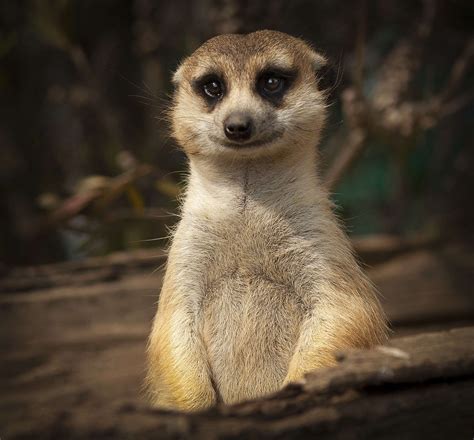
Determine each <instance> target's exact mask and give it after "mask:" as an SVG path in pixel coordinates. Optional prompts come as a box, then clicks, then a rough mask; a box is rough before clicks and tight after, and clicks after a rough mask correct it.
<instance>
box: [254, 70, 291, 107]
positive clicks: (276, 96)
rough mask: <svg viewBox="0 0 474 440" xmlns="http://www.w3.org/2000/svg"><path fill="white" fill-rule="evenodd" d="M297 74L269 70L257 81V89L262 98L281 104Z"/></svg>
mask: <svg viewBox="0 0 474 440" xmlns="http://www.w3.org/2000/svg"><path fill="white" fill-rule="evenodd" d="M295 76H296V73H295V72H293V71H280V70H273V69H272V70H270V71H269V70H267V71H264V72H263V73H261V74H260V76H259V77H258V79H257V84H256V89H257V92H258V93H259V95H260V96H262V97H263V98H266V99H267V100H269V101H270V102H272V103H274V104H279V102H280V101H281V100H282V98H283V95H284V94H285V92H286V91H287V90H288V88H289V87H290V85H291V83H292V81H293V79H294V78H295Z"/></svg>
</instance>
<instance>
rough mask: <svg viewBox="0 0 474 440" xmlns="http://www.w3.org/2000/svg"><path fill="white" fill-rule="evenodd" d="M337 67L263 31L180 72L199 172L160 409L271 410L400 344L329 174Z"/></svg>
mask: <svg viewBox="0 0 474 440" xmlns="http://www.w3.org/2000/svg"><path fill="white" fill-rule="evenodd" d="M326 64H327V60H326V58H325V57H324V56H323V55H321V54H319V53H317V52H316V51H314V50H313V49H312V48H311V47H310V46H309V45H308V44H307V43H305V42H304V41H302V40H300V39H298V38H295V37H292V36H289V35H287V34H284V33H281V32H276V31H258V32H254V33H250V34H247V35H220V36H217V37H214V38H212V39H210V40H209V41H207V42H206V43H204V44H203V45H202V46H201V47H200V48H198V49H197V50H196V51H195V52H194V53H193V54H192V55H191V56H190V57H188V58H187V59H185V60H184V62H183V63H182V64H181V65H180V66H179V68H178V69H177V71H176V73H175V74H174V78H173V81H174V84H175V86H176V90H175V95H174V99H173V105H172V110H171V121H172V124H171V125H172V132H173V135H174V137H175V139H176V140H177V142H178V143H179V145H180V146H181V147H182V148H183V149H184V151H185V153H186V155H187V157H188V159H189V168H190V174H189V179H188V185H187V190H186V193H185V197H184V200H183V204H182V208H181V220H180V222H179V224H178V226H177V228H176V229H175V231H174V235H173V240H172V244H171V247H170V249H169V257H168V261H167V267H166V273H165V277H164V283H163V287H162V291H161V294H160V297H159V302H158V310H157V313H156V316H155V319H154V323H153V328H152V331H151V335H150V339H149V346H148V376H147V383H148V389H149V393H150V396H151V401H152V404H153V405H154V406H156V407H160V408H168V409H174V410H182V411H198V410H203V409H205V408H208V407H210V406H212V405H214V404H216V403H217V402H222V403H224V404H233V403H237V402H240V401H243V400H248V399H253V398H257V397H259V396H262V395H265V394H268V393H272V392H275V391H277V390H279V389H280V388H282V387H284V386H285V385H286V384H288V383H290V382H294V381H298V380H301V379H302V378H303V376H304V375H305V374H306V373H307V372H309V371H312V370H316V369H319V368H322V367H328V366H332V365H334V364H335V363H336V360H335V355H336V353H337V352H338V351H339V350H341V349H345V348H351V347H370V346H373V345H375V344H380V343H382V342H383V341H384V340H385V338H386V320H385V317H384V313H383V311H382V309H381V306H380V304H379V301H378V299H377V296H376V293H375V291H374V288H373V286H372V284H371V283H370V282H369V280H368V278H367V277H366V276H365V275H364V273H363V272H362V270H361V268H360V266H359V265H358V263H357V261H356V259H355V258H354V255H353V251H352V248H351V245H350V243H349V240H348V238H347V236H346V235H345V233H344V232H343V230H342V229H341V227H340V225H339V223H338V221H337V220H336V218H335V216H334V214H333V211H332V204H331V202H330V200H329V197H328V194H327V193H326V191H325V190H324V187H323V185H322V183H321V182H320V179H319V177H318V174H317V151H316V145H317V143H318V141H319V138H320V134H321V130H322V128H323V125H324V121H325V118H326V107H327V104H326V95H327V93H326V92H325V90H323V89H322V87H321V84H322V78H321V75H322V74H321V72H322V71H323V69H324V67H325V66H326Z"/></svg>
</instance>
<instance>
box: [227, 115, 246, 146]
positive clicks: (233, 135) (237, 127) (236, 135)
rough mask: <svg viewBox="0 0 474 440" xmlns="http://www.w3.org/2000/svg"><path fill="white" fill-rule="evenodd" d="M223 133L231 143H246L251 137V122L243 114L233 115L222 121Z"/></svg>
mask: <svg viewBox="0 0 474 440" xmlns="http://www.w3.org/2000/svg"><path fill="white" fill-rule="evenodd" d="M224 132H225V135H226V136H227V138H228V139H230V140H232V141H239V142H243V141H246V140H248V139H250V137H251V136H252V120H251V118H250V117H249V116H247V115H245V114H242V113H234V114H232V115H230V116H229V117H228V118H227V119H226V120H225V121H224Z"/></svg>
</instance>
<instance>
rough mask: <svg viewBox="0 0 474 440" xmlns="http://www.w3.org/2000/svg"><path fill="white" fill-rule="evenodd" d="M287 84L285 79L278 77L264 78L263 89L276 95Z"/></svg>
mask: <svg viewBox="0 0 474 440" xmlns="http://www.w3.org/2000/svg"><path fill="white" fill-rule="evenodd" d="M284 82H285V79H284V78H279V77H278V76H273V75H269V76H265V77H263V78H262V84H261V86H262V89H263V90H265V92H267V93H276V92H279V91H280V90H281V88H282V87H283V85H284Z"/></svg>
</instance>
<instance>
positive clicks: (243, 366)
mask: <svg viewBox="0 0 474 440" xmlns="http://www.w3.org/2000/svg"><path fill="white" fill-rule="evenodd" d="M240 220H241V221H240V222H235V223H232V224H227V225H226V228H225V229H222V228H221V227H220V226H222V225H219V226H217V227H216V230H213V231H211V230H209V233H208V234H203V236H202V237H201V240H200V242H201V243H206V246H207V251H208V255H212V258H210V261H209V262H208V266H207V268H206V269H205V271H204V272H203V273H202V274H201V276H202V277H203V278H204V279H205V283H204V286H205V289H204V292H203V298H202V303H201V304H202V316H203V318H204V319H203V337H204V342H205V344H206V347H207V351H208V354H209V361H210V365H211V369H212V371H213V378H214V381H215V383H216V385H217V387H218V391H219V393H220V394H221V396H222V398H223V399H224V401H225V402H227V403H231V402H233V401H239V400H242V399H248V398H252V397H254V396H258V395H261V394H262V393H268V392H273V391H276V390H277V389H278V388H279V387H280V386H281V383H282V382H283V380H284V378H285V376H286V373H287V368H288V364H289V362H290V359H291V355H292V353H293V351H294V347H295V345H296V342H297V339H298V335H299V330H300V324H301V321H302V319H303V315H304V313H305V305H304V298H302V297H301V296H300V294H299V292H298V289H297V287H296V285H297V283H298V279H297V278H298V276H299V273H300V271H301V269H302V262H301V261H299V259H301V258H302V257H301V255H299V254H298V252H297V250H296V248H297V247H298V246H297V245H296V244H295V243H294V241H295V240H296V238H295V237H294V236H293V235H292V231H291V228H289V227H288V225H286V224H285V223H284V222H281V221H278V219H272V218H264V219H260V218H253V219H252V223H251V224H250V223H249V221H248V220H247V219H245V218H241V219H240ZM209 226H210V225H208V227H209ZM217 231H220V232H217ZM195 238H196V237H195ZM300 251H301V249H300Z"/></svg>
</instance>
